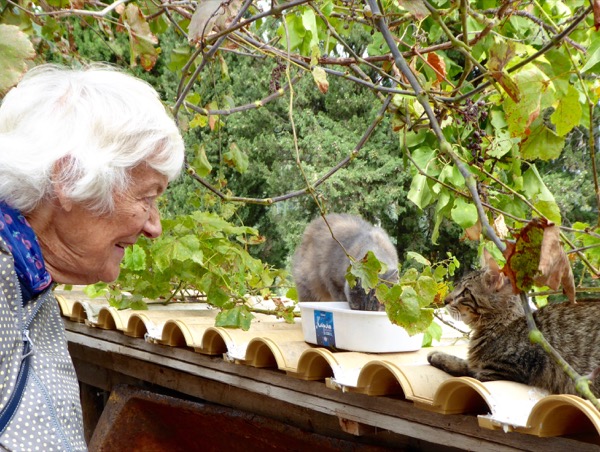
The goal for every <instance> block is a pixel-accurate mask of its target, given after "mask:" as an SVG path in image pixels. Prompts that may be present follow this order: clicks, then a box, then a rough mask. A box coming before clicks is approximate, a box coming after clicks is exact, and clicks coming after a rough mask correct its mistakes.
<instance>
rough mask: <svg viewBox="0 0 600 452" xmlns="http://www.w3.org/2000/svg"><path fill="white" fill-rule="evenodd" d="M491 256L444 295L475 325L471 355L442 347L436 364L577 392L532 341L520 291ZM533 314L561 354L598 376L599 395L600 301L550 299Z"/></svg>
mask: <svg viewBox="0 0 600 452" xmlns="http://www.w3.org/2000/svg"><path fill="white" fill-rule="evenodd" d="M486 254H487V253H486ZM486 259H487V266H486V267H485V268H483V269H482V270H479V271H477V272H474V273H471V274H470V275H467V276H466V277H464V278H463V279H462V280H461V281H460V282H459V283H458V284H457V285H456V288H455V289H454V290H453V291H452V293H450V294H449V295H448V296H447V297H446V299H445V300H444V303H445V304H446V306H447V308H448V310H449V311H450V313H451V314H452V315H453V316H454V317H455V318H457V319H462V320H463V321H464V322H465V323H466V324H467V325H469V326H470V327H471V335H470V339H469V353H468V358H467V359H466V360H464V359H461V358H457V357H455V356H452V355H449V354H446V353H443V352H437V351H436V352H432V353H430V354H429V356H428V357H427V359H428V360H429V362H430V364H432V365H433V366H435V367H437V368H439V369H442V370H443V371H445V372H448V373H449V374H451V375H454V376H457V377H460V376H469V377H474V378H476V379H478V380H480V381H491V380H512V381H517V382H520V383H525V384H527V385H531V386H536V387H539V388H544V389H546V390H548V391H550V392H551V393H554V394H577V391H576V389H575V383H574V382H573V381H572V379H571V378H569V376H567V374H565V372H564V371H563V370H562V369H561V368H560V367H559V366H558V365H557V364H556V363H555V362H554V360H553V359H552V358H551V357H550V356H549V355H547V354H546V352H544V350H542V348H541V347H540V346H539V345H534V344H531V342H530V341H529V330H528V329H527V323H526V319H525V314H524V311H523V307H522V305H521V300H520V298H519V296H518V295H514V294H513V292H512V287H511V283H510V281H509V280H508V278H507V277H506V276H505V275H504V274H503V273H502V272H501V270H500V268H499V267H498V264H497V263H496V262H495V261H494V260H493V259H492V258H491V256H489V255H487V256H486ZM533 316H534V319H535V323H536V325H537V327H538V328H539V329H540V331H541V332H542V333H543V335H544V337H545V338H546V339H547V340H548V342H550V344H552V346H553V347H554V348H555V349H556V350H557V351H558V352H559V353H560V355H561V356H562V357H563V358H564V359H565V360H566V361H567V362H568V363H569V364H571V366H572V367H573V368H574V369H575V370H576V371H577V372H578V373H579V374H580V375H585V376H590V377H591V378H592V380H591V382H590V383H591V384H590V388H591V390H592V392H593V393H594V394H595V395H596V396H599V395H600V391H599V390H600V380H599V379H598V377H597V374H598V370H599V366H600V327H599V326H598V319H599V318H600V303H594V302H587V303H586V302H579V303H577V304H570V303H559V304H550V305H547V306H545V307H543V308H540V309H539V310H537V311H535V312H534V313H533Z"/></svg>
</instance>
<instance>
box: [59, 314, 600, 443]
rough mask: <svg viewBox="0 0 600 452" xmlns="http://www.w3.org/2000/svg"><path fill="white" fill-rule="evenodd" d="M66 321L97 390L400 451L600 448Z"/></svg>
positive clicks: (83, 373)
mask: <svg viewBox="0 0 600 452" xmlns="http://www.w3.org/2000/svg"><path fill="white" fill-rule="evenodd" d="M66 323H67V329H68V331H67V338H68V340H69V342H70V349H71V353H72V355H73V357H74V361H75V362H76V366H77V369H78V374H79V375H80V378H81V379H82V380H83V381H84V382H85V383H87V384H90V385H104V386H98V387H102V388H104V389H107V390H110V388H111V387H112V385H113V384H116V383H120V382H127V383H130V384H131V383H132V382H135V381H137V384H138V385H146V386H149V385H150V386H151V385H158V386H161V387H164V388H168V389H170V390H173V391H177V392H179V393H181V394H185V395H187V396H190V397H195V398H199V399H203V400H207V401H210V402H213V403H219V404H222V405H225V406H230V407H234V408H238V409H241V410H245V411H249V412H255V413H257V414H261V415H264V416H271V417H273V418H276V419H279V420H283V421H284V422H289V423H291V424H293V425H297V426H299V427H301V428H305V429H308V430H310V431H315V432H318V433H322V434H329V435H336V436H337V437H342V438H345V439H348V438H355V440H360V441H371V440H373V441H376V442H377V441H379V440H381V439H382V438H383V439H385V441H384V442H386V443H387V444H388V445H396V446H399V445H401V444H402V445H407V444H412V446H413V447H414V446H415V444H417V443H418V444H419V445H420V446H417V447H418V448H419V449H421V450H427V449H428V447H427V446H426V445H427V444H428V445H429V447H432V446H433V445H437V446H439V447H442V446H444V445H452V446H453V448H457V449H465V450H486V451H508V450H544V451H557V452H558V451H564V450H568V449H569V448H575V449H576V450H578V451H585V450H598V446H596V445H590V444H587V443H584V442H581V441H577V440H573V439H567V438H537V437H533V436H530V435H523V434H516V433H513V434H504V433H503V432H498V431H491V430H486V429H481V428H480V427H479V426H478V425H477V420H476V417H475V416H463V415H453V416H450V415H440V414H437V413H430V412H427V411H424V410H421V409H418V408H416V407H414V406H413V404H412V403H411V402H407V401H404V400H399V399H394V398H390V397H372V396H367V395H364V394H352V393H341V392H340V391H336V390H332V389H329V388H327V387H326V386H325V384H324V383H323V382H315V381H303V380H299V379H295V378H291V377H289V376H287V375H285V374H284V373H282V372H280V371H276V370H270V369H257V368H253V367H249V366H244V365H238V364H232V363H229V362H226V361H225V360H223V359H221V358H218V357H208V356H204V355H201V354H198V353H195V352H193V351H190V350H186V349H180V348H172V347H166V346H159V345H155V344H149V343H146V342H144V341H142V340H140V339H133V338H129V337H127V336H124V335H122V334H120V333H118V332H112V331H103V330H94V329H90V328H88V327H86V326H83V325H80V324H77V323H73V322H69V321H67V322H66ZM102 381H104V382H105V383H102ZM338 418H343V419H347V420H349V421H352V422H357V423H360V424H364V425H368V426H371V427H374V428H375V429H376V430H377V431H378V432H381V431H382V430H384V431H388V432H390V433H385V434H376V435H365V436H364V437H359V438H356V437H353V436H352V435H349V434H347V433H344V432H343V431H342V430H341V428H340V427H339V423H338ZM321 424H322V425H321ZM431 450H434V449H431ZM435 450H440V449H439V448H437V449H435Z"/></svg>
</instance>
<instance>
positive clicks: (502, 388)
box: [57, 290, 600, 437]
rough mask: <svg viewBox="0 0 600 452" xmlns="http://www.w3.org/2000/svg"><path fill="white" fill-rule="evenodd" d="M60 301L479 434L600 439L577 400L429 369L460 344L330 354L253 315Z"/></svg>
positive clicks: (77, 296) (594, 415) (132, 329)
mask: <svg viewBox="0 0 600 452" xmlns="http://www.w3.org/2000/svg"><path fill="white" fill-rule="evenodd" d="M57 298H58V300H59V304H60V308H61V310H62V313H63V315H64V316H65V317H67V318H69V319H70V320H72V321H76V322H85V323H86V324H87V325H89V326H90V327H96V328H102V329H107V330H118V331H121V332H123V333H124V334H126V335H127V336H131V337H136V338H144V339H145V340H146V341H148V342H153V343H158V344H162V345H168V346H172V347H190V348H193V349H194V350H195V351H196V352H198V353H203V354H206V355H213V356H214V355H222V356H223V357H224V358H225V359H228V360H230V361H234V362H237V363H240V364H244V365H248V366H254V367H260V368H278V369H279V370H282V371H285V372H286V373H287V375H289V376H290V377H293V378H300V379H304V380H325V381H326V383H327V384H328V386H329V387H331V388H334V389H339V390H343V391H346V392H358V393H363V394H367V395H371V396H386V395H395V396H397V395H401V396H403V397H404V398H405V399H406V400H409V401H412V402H413V403H414V404H415V406H417V407H419V408H422V409H426V410H429V411H434V412H438V413H443V414H458V413H472V412H473V409H474V407H479V410H478V411H479V412H484V411H486V405H487V411H489V413H488V414H486V415H479V416H478V422H479V425H480V427H483V428H488V429H503V430H504V431H506V432H510V431H516V432H520V433H526V434H531V435H537V436H544V437H545V436H562V435H576V434H579V433H586V434H589V433H590V432H592V433H594V432H595V433H598V434H600V414H599V413H598V411H597V410H596V409H595V408H594V407H593V405H592V404H591V403H590V402H588V401H586V400H583V399H582V398H580V397H577V396H573V395H564V394H561V395H547V394H546V393H544V392H542V391H540V390H538V389H536V388H532V387H530V386H526V385H522V384H519V383H515V382H509V381H494V382H485V383H482V382H480V381H477V380H475V379H472V378H468V377H460V378H455V377H451V376H449V375H448V374H446V373H445V372H442V371H441V370H439V369H436V368H434V367H432V366H430V365H429V364H428V363H427V359H426V357H427V354H428V353H429V352H430V351H431V350H433V349H443V350H444V351H447V352H448V353H452V354H455V355H457V356H462V357H464V356H466V352H467V349H466V345H465V343H464V341H463V342H462V344H460V345H436V346H435V347H434V348H423V349H421V350H419V351H416V352H404V353H382V354H372V353H358V352H343V351H339V352H338V351H336V352H333V351H330V350H328V349H326V348H322V347H316V346H313V345H310V344H308V343H306V342H305V341H304V337H303V333H302V328H301V324H300V322H301V321H297V322H296V323H294V324H288V323H285V322H284V321H282V320H278V319H275V317H273V316H268V315H262V314H257V315H256V318H255V319H254V320H253V321H252V326H251V328H250V330H249V331H243V330H241V329H231V328H220V327H215V326H214V320H215V316H216V313H217V311H216V310H215V309H211V308H210V307H208V306H207V305H206V304H203V303H175V304H170V305H162V304H150V305H149V309H148V310H147V311H134V310H131V309H126V310H117V309H115V308H114V307H111V306H109V304H108V303H107V302H106V301H105V300H103V299H95V300H90V299H87V298H86V297H85V296H82V293H81V292H79V293H77V292H69V291H58V290H57ZM443 343H444V342H442V344H443ZM454 343H455V344H456V341H454ZM481 407H483V409H481Z"/></svg>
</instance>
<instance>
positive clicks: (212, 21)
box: [188, 0, 242, 43]
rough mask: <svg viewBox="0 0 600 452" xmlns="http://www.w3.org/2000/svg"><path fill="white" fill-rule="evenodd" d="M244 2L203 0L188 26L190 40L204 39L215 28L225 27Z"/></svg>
mask: <svg viewBox="0 0 600 452" xmlns="http://www.w3.org/2000/svg"><path fill="white" fill-rule="evenodd" d="M241 4H242V2H241V1H239V0H232V1H229V0H201V1H199V2H198V4H197V6H196V11H194V14H193V15H192V20H191V21H190V25H189V28H188V40H189V41H190V42H192V43H197V42H199V41H204V40H205V39H206V37H207V36H208V35H210V34H211V32H212V30H213V28H215V27H218V28H224V27H226V26H227V24H228V23H229V22H231V20H232V19H233V18H234V17H235V16H236V15H237V13H238V11H239V9H240V6H241Z"/></svg>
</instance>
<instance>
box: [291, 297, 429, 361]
mask: <svg viewBox="0 0 600 452" xmlns="http://www.w3.org/2000/svg"><path fill="white" fill-rule="evenodd" d="M298 306H299V307H300V314H301V316H302V332H303V333H304V340H305V341H306V342H308V343H310V344H316V345H322V346H324V347H335V348H339V349H343V350H349V351H354V352H370V353H390V352H412V351H416V350H419V349H420V348H421V345H422V343H423V334H415V335H414V336H409V335H408V333H407V332H406V330H405V329H404V328H402V327H400V326H398V325H394V324H393V323H392V322H390V319H388V316H387V314H386V313H385V312H381V311H357V310H352V309H350V306H349V305H348V303H347V302H345V301H326V302H323V301H319V302H312V301H311V302H301V303H298Z"/></svg>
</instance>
